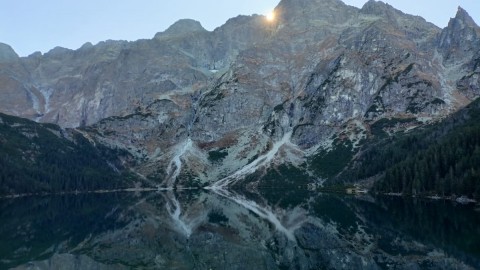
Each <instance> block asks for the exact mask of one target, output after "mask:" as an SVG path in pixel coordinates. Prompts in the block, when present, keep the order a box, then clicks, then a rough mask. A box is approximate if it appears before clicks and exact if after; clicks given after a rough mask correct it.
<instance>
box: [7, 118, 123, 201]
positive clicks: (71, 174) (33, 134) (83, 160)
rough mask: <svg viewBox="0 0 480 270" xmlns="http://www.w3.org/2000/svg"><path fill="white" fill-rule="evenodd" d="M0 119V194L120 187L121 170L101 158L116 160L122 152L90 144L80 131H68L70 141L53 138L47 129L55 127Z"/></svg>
mask: <svg viewBox="0 0 480 270" xmlns="http://www.w3.org/2000/svg"><path fill="white" fill-rule="evenodd" d="M0 117H1V118H2V121H3V123H0V194H13V193H30V192H59V191H75V190H96V189H107V188H108V189H111V188H118V187H121V186H125V185H124V183H125V181H124V180H125V178H126V177H127V176H126V174H121V173H118V172H116V171H115V170H114V169H113V167H112V166H111V165H110V164H108V163H107V161H106V160H118V158H117V155H123V154H124V153H120V152H118V151H114V150H112V149H109V148H106V147H104V146H101V145H98V144H97V146H94V145H92V144H91V143H90V142H89V141H88V140H87V139H85V138H84V137H83V136H81V135H80V134H76V133H73V135H72V136H73V142H72V141H70V140H67V139H65V138H63V137H62V136H57V135H55V134H54V133H52V131H51V130H52V129H56V131H58V132H60V129H59V128H58V127H57V126H54V125H45V124H38V123H35V122H32V121H28V120H25V119H21V118H16V117H12V116H7V115H3V114H2V115H0ZM49 129H50V130H49ZM114 163H115V162H114ZM116 163H117V164H116V165H117V166H118V167H119V168H121V164H119V162H116Z"/></svg>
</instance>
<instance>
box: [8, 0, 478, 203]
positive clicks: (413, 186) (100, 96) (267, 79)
mask: <svg viewBox="0 0 480 270" xmlns="http://www.w3.org/2000/svg"><path fill="white" fill-rule="evenodd" d="M275 13H276V16H275V18H276V19H275V20H273V21H269V20H266V19H265V17H264V16H259V15H253V16H238V17H236V18H232V19H230V20H228V21H227V22H226V23H225V24H224V25H222V26H220V27H218V28H216V29H215V30H213V31H207V30H205V29H204V28H203V27H202V26H201V25H200V23H199V22H196V21H193V20H180V21H178V22H176V23H175V24H173V25H172V26H171V27H170V28H169V29H167V30H166V31H164V32H161V33H157V34H156V35H155V36H154V37H153V38H152V39H145V40H138V41H134V42H126V41H105V42H100V43H98V44H96V45H92V44H89V43H87V44H85V45H84V46H82V47H81V48H79V49H77V50H69V49H65V48H59V47H57V48H55V49H53V50H51V51H49V52H47V53H45V54H41V53H35V54H32V55H30V56H28V57H18V55H16V53H15V52H14V51H13V49H12V48H11V47H9V46H8V45H0V111H2V112H3V113H6V114H11V115H15V116H21V117H25V118H28V119H31V120H35V121H37V122H40V123H55V124H58V125H59V126H60V127H62V129H64V128H75V129H74V130H71V131H69V132H68V134H72V135H69V136H70V137H71V139H69V140H67V141H65V145H71V147H72V148H68V147H67V148H66V149H73V150H71V152H68V153H69V154H75V157H76V158H81V156H82V155H81V153H82V151H86V152H85V153H91V154H92V155H93V153H100V154H99V155H96V156H94V158H91V159H90V160H95V158H97V157H98V159H99V160H98V162H95V164H93V163H92V164H90V163H81V164H82V165H81V166H87V165H88V166H87V167H89V166H93V167H89V168H95V170H94V171H95V172H98V170H103V169H105V172H106V173H104V174H103V173H102V174H101V175H105V178H101V180H99V181H93V180H91V184H92V185H93V184H97V185H103V184H106V183H117V182H116V179H119V178H118V177H117V175H118V174H117V173H112V171H109V170H110V169H109V168H112V166H110V165H109V163H108V162H107V161H105V160H109V161H110V159H111V160H112V161H111V162H110V163H112V164H114V165H115V164H116V163H115V162H114V160H116V159H118V158H120V157H122V155H123V154H121V155H119V156H118V155H115V156H110V154H106V153H112V155H114V153H117V152H116V151H117V150H115V151H113V150H107V149H118V151H124V152H122V153H128V155H130V156H131V157H132V158H133V159H134V162H132V163H125V165H124V166H125V167H127V169H128V170H129V171H131V172H132V174H133V175H134V176H135V177H137V178H138V179H136V180H135V181H141V182H143V184H144V185H148V186H152V187H166V188H174V187H182V186H183V187H187V186H188V187H192V186H194V187H209V188H212V189H225V188H229V187H232V186H235V187H241V188H244V187H248V188H254V187H275V186H284V187H288V188H292V187H298V186H302V187H305V186H307V185H309V184H312V183H315V184H319V183H323V184H324V185H327V184H331V185H337V184H338V183H345V182H348V183H351V182H354V181H357V180H365V179H369V180H372V181H377V184H376V185H373V186H374V187H375V188H376V189H377V190H381V191H388V192H403V193H411V194H418V193H426V194H429V193H438V194H439V195H440V194H445V195H448V194H453V193H455V194H464V195H469V196H478V191H477V182H478V171H477V169H476V168H475V166H474V164H476V163H475V161H476V159H475V158H476V152H475V151H476V150H475V147H476V144H475V142H474V141H473V139H472V141H470V139H469V138H473V137H474V136H475V133H474V132H475V131H474V130H470V129H468V130H467V127H466V126H465V127H464V126H462V125H460V124H454V125H452V127H451V129H449V130H448V131H445V132H444V133H445V134H442V136H439V135H438V136H437V135H435V136H434V135H428V133H429V132H431V133H432V134H437V133H435V132H436V131H435V130H434V129H433V128H427V129H425V130H423V129H421V128H422V127H424V126H427V125H430V124H433V123H440V122H441V121H443V119H449V118H448V117H449V116H450V115H452V114H453V113H455V112H458V111H459V110H461V109H462V108H464V107H465V106H467V105H468V104H470V103H471V102H472V101H473V100H475V99H476V98H477V97H479V96H480V28H479V27H478V25H477V24H476V23H475V22H474V20H473V19H472V18H471V17H470V16H469V15H468V13H467V12H466V11H465V10H463V9H462V8H459V9H458V12H457V14H456V15H455V16H454V18H452V19H451V20H450V22H449V24H448V26H447V27H445V28H443V29H441V28H439V27H437V26H435V25H433V24H431V23H429V22H427V21H425V20H424V19H423V18H421V17H418V16H412V15H408V14H405V13H403V12H401V11H399V10H397V9H395V8H394V7H392V6H390V5H388V4H385V3H383V2H380V1H373V0H371V1H368V2H367V3H366V4H365V5H364V6H363V7H362V8H360V9H359V8H355V7H352V6H348V5H346V4H344V3H343V2H342V1H339V0H282V1H280V3H279V5H278V6H277V7H276V8H275ZM452 15H453V14H452ZM472 115H473V113H472ZM472 118H473V116H472ZM445 121H448V120H445ZM459 122H461V121H459ZM445 123H447V122H443V123H441V124H439V125H440V126H442V125H448V124H445ZM462 123H463V122H462ZM465 123H466V122H465ZM10 128H13V126H10ZM52 129H53V128H52ZM417 129H418V131H417ZM457 129H458V130H459V131H456V130H457ZM12 132H13V131H12ZM422 132H423V133H422ZM74 134H77V135H78V136H76V135H74ZM409 134H410V135H409ZM462 134H467V135H465V136H467V137H468V138H467V137H462V136H463V135H462ZM427 135H428V136H427ZM22 138H23V139H22V142H23V143H25V145H31V144H29V143H27V142H29V141H32V140H34V139H35V138H36V137H32V138H28V136H27V137H25V136H23V137H22ZM57 138H58V136H57ZM85 138H88V139H85ZM429 138H430V139H429ZM433 138H435V139H433ZM27 139H28V140H27ZM35 140H38V139H35ZM62 141H63V140H62ZM90 141H91V142H95V145H93V144H91V143H89V142H90ZM81 142H85V145H83V144H81ZM45 143H46V144H47V145H48V143H52V142H51V141H50V140H48V141H47V142H45ZM42 144H43V142H42ZM9 145H10V144H3V146H2V147H10V146H9ZM35 145H36V147H40V149H41V147H42V145H40V143H36V144H35ZM102 145H103V146H102ZM80 146H81V147H82V148H81V149H80V148H79V147H80ZM435 147H437V148H435ZM453 148H455V151H453ZM102 149H104V150H102ZM9 151H11V150H9ZM65 151H66V150H65ZM110 151H113V152H110ZM388 151H389V152H388ZM17 154H18V153H17ZM105 155H106V156H107V157H108V158H104V156H105ZM18 156H19V158H17V159H16V161H15V162H13V161H12V162H11V163H14V164H16V165H15V166H13V165H11V166H10V165H9V169H8V171H13V170H18V171H19V172H18V173H17V174H18V175H20V174H26V172H28V170H30V168H28V169H25V168H27V167H28V165H29V164H30V163H32V162H31V161H30V160H29V159H28V158H27V157H25V159H22V158H21V157H23V156H25V154H24V153H23V152H21V155H18ZM56 159H59V160H61V162H64V160H68V159H66V158H64V156H61V155H60V154H56V156H54V158H49V159H47V157H46V154H45V157H43V156H42V161H39V159H37V160H36V161H35V162H44V163H46V162H49V163H51V164H57V163H59V162H60V161H56ZM32 164H34V163H32ZM62 164H63V163H62ZM79 164H80V163H79ZM105 164H106V165H105ZM104 165H105V166H104ZM43 166H44V168H47V167H49V166H48V164H43ZM59 166H60V165H59ZM59 166H57V165H55V166H53V165H52V166H51V167H53V168H56V167H59ZM61 166H63V165H61ZM61 166H60V167H61ZM72 166H73V165H72ZM75 166H76V165H75ZM95 166H96V167H95ZM113 167H117V168H118V169H119V170H120V171H122V169H121V168H120V167H118V166H117V165H115V166H113ZM32 168H36V167H32ZM69 168H70V167H69ZM85 170H86V169H84V170H83V171H85ZM68 171H69V172H70V171H73V170H68ZM78 171H82V170H78ZM5 172H7V171H5ZM109 173H110V174H109ZM92 174H94V173H92ZM84 175H85V174H84ZM94 175H97V176H98V174H94ZM107 175H110V176H112V177H113V178H110V177H107ZM97 176H95V177H93V178H96V177H97ZM28 177H32V176H28ZM72 177H73V176H72ZM7 178H8V177H7ZM20 178H22V177H19V179H17V180H16V181H14V180H12V179H10V180H7V181H10V182H11V183H14V182H15V183H16V182H19V183H17V184H18V185H20V186H30V185H24V184H22V183H21V182H22V181H23V180H21V179H20ZM86 178H88V177H86ZM107 178H108V179H109V180H107ZM399 178H402V179H401V180H399ZM403 178H405V179H403ZM27 179H30V178H27ZM122 179H123V178H122ZM29 181H30V180H28V181H27V182H29ZM85 181H87V180H85ZM88 181H90V180H88ZM133 181H134V180H132V181H131V183H130V184H132V182H133ZM64 182H65V183H66V181H64ZM38 183H40V182H38ZM69 183H72V182H69ZM74 183H77V182H75V181H74ZM89 183H90V182H89ZM59 185H60V186H61V184H56V185H55V187H56V189H58V188H73V187H71V186H69V187H59ZM74 186H75V187H74V188H78V187H79V186H80V185H79V184H78V185H77V184H75V185H74ZM31 187H32V188H40V187H41V185H31ZM18 188H19V186H18V187H16V186H15V188H14V186H12V188H10V189H9V190H10V191H12V190H16V189H18ZM82 188H83V187H82ZM92 188H94V186H92Z"/></svg>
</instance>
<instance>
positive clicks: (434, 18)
mask: <svg viewBox="0 0 480 270" xmlns="http://www.w3.org/2000/svg"><path fill="white" fill-rule="evenodd" d="M366 1H367V0H344V2H345V3H347V4H349V5H353V6H357V7H361V6H362V5H363V4H364V3H365V2H366ZM278 2H279V0H236V1H232V0H115V1H110V0H108V1H107V0H82V1H79V0H75V1H74V0H45V1H40V0H0V42H2V43H7V44H9V45H10V46H12V47H13V49H14V50H15V51H16V52H17V53H18V54H19V55H20V56H27V55H29V54H31V53H33V52H35V51H41V52H43V53H45V52H47V51H49V50H50V49H52V48H54V47H55V46H61V47H66V48H70V49H77V48H79V47H80V46H81V45H82V44H84V43H85V42H92V43H93V44H96V43H98V42H99V41H103V40H107V39H114V40H137V39H141V38H152V37H153V36H154V35H155V33H157V32H161V31H163V30H165V29H166V28H168V26H170V25H171V24H173V23H174V22H175V21H177V20H179V19H183V18H190V19H195V20H198V21H200V22H201V23H202V25H203V27H205V28H206V29H207V30H213V29H215V28H216V27H218V26H221V25H222V24H223V23H225V21H226V20H228V19H229V18H232V17H235V16H237V15H251V14H266V13H268V12H269V11H270V10H273V9H274V8H275V6H276V5H277V4H278ZM384 2H387V3H389V4H390V5H392V6H394V7H395V8H397V9H400V10H402V11H403V12H405V13H409V14H414V15H420V16H422V17H424V18H425V19H426V20H427V21H430V22H432V23H434V24H436V25H437V26H439V27H442V28H443V27H445V26H446V25H447V23H448V21H449V19H450V17H454V16H455V13H456V11H457V7H458V6H459V5H460V6H462V7H463V8H464V9H465V10H467V12H468V13H469V14H470V16H472V18H473V19H474V20H475V21H476V22H477V24H479V23H480V0H384Z"/></svg>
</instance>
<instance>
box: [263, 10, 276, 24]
mask: <svg viewBox="0 0 480 270" xmlns="http://www.w3.org/2000/svg"><path fill="white" fill-rule="evenodd" d="M265 18H266V19H267V21H269V22H273V21H274V20H275V12H273V11H270V12H269V13H267V15H266V16H265Z"/></svg>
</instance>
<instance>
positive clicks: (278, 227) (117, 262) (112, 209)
mask: <svg viewBox="0 0 480 270" xmlns="http://www.w3.org/2000/svg"><path fill="white" fill-rule="evenodd" d="M474 208H475V206H468V205H467V206H465V205H458V204H454V203H452V202H444V201H426V200H414V199H403V198H392V197H375V198H374V197H371V196H362V197H354V196H344V195H334V194H321V193H318V192H313V191H307V190H290V189H289V190H286V189H262V190H259V191H258V192H255V193H248V192H244V193H242V194H240V193H237V192H234V191H227V190H223V189H218V190H212V191H209V192H205V191H203V190H189V191H174V190H169V191H162V192H145V193H109V194H79V195H64V196H44V197H25V198H17V199H2V200H0V210H1V211H0V218H1V221H2V223H1V225H0V239H1V241H0V269H8V268H17V269H55V268H57V269H131V268H140V269H382V268H384V269H390V268H391V269H394V268H395V269H397V268H402V269H403V268H405V269H415V268H417V267H420V268H422V269H424V268H425V269H475V268H477V269H478V268H480V245H478V243H480V227H479V226H478V224H480V212H479V211H476V210H475V209H474Z"/></svg>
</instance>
